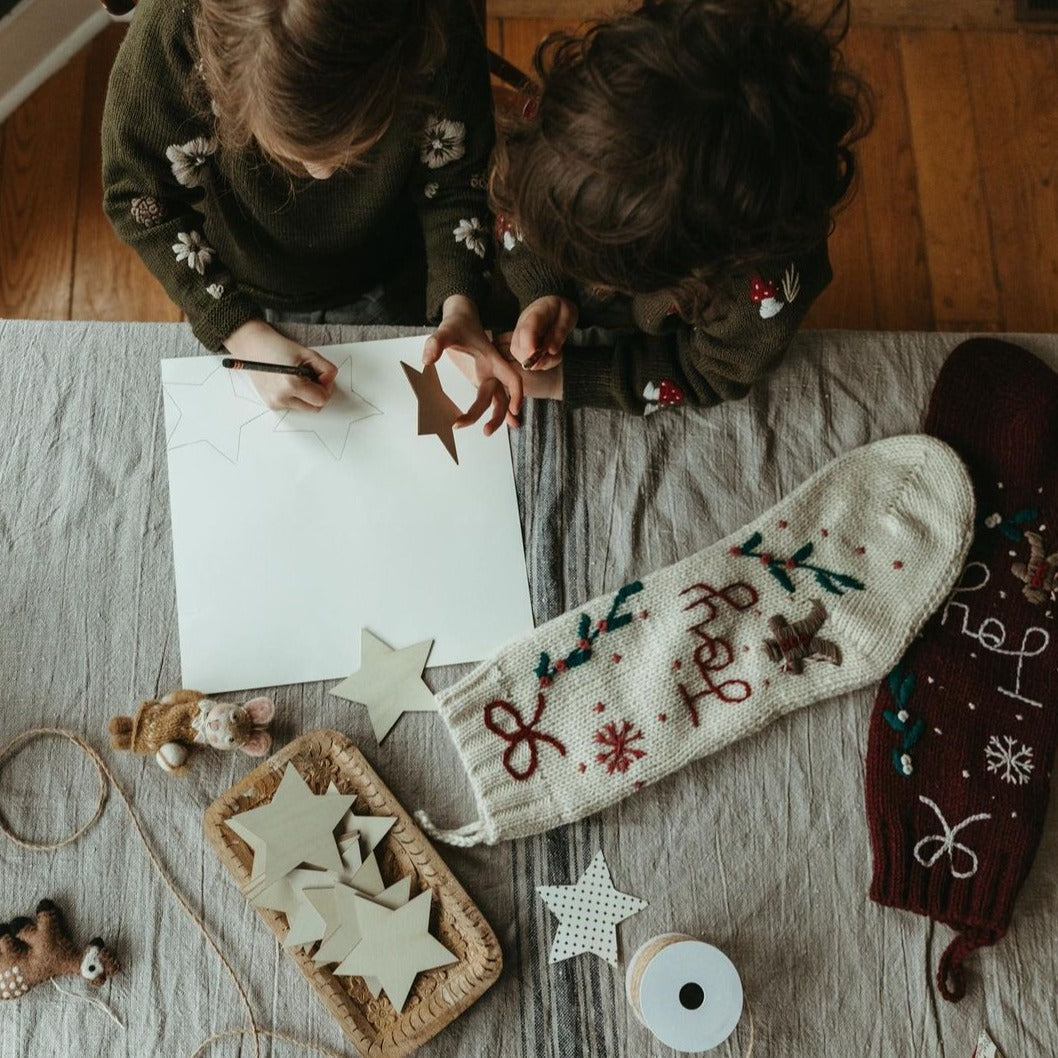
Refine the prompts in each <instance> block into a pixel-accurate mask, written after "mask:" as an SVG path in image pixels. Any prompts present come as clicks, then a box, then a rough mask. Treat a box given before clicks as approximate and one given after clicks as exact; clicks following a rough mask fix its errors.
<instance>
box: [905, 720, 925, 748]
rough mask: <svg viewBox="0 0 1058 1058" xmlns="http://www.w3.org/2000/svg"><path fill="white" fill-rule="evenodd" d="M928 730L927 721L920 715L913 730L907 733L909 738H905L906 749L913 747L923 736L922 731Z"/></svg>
mask: <svg viewBox="0 0 1058 1058" xmlns="http://www.w3.org/2000/svg"><path fill="white" fill-rule="evenodd" d="M925 730H926V721H925V720H923V719H922V717H919V718H918V719H917V720H916V721H915V723H914V725H913V726H912V728H911V730H910V731H908V733H907V738H905V739H904V749H905V750H908V749H911V747H912V746H914V745H915V743H916V742H918V740H919V739H920V738H921V737H922V732H923V731H925Z"/></svg>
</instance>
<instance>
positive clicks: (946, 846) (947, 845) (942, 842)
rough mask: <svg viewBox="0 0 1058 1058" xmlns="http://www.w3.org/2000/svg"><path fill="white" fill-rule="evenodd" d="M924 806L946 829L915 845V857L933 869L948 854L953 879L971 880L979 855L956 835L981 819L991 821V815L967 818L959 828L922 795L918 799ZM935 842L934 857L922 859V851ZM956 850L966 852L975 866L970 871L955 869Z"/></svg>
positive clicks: (929, 835)
mask: <svg viewBox="0 0 1058 1058" xmlns="http://www.w3.org/2000/svg"><path fill="white" fill-rule="evenodd" d="M918 799H919V800H920V801H922V802H923V803H924V804H927V805H929V807H930V808H932V809H933V811H934V812H935V813H936V814H937V818H938V819H939V820H940V825H941V826H942V827H943V828H944V833H943V834H928V835H927V836H926V837H924V838H922V840H921V841H919V842H918V844H917V845H915V849H914V856H915V859H916V860H918V862H919V863H921V864H922V866H923V867H932V866H933V864H935V863H936V862H937V860H939V859H940V858H941V856H943V855H944V854H945V853H947V854H948V860H949V861H950V863H951V874H952V877H953V878H969V877H971V876H972V875H974V874H976V873H977V853H976V852H974V851H973V849H971V848H968V847H967V846H966V845H964V844H963V843H962V842H961V841H956V840H955V835H956V834H958V833H959V831H960V830H962V829H963V828H964V827H968V826H969V825H970V824H971V823H975V822H977V820H979V819H991V818H992V817H991V815H990V814H989V813H988V812H979V813H978V814H977V815H975V816H967V817H966V818H965V819H964V820H963V821H962V822H961V823H960V824H959V825H958V826H954V827H951V826H949V825H948V821H947V820H946V819H945V818H944V813H943V812H941V810H940V809H939V808H938V807H937V805H936V802H935V801H931V800H930V799H929V798H928V797H923V796H922V795H921V794H920V795H919V798H918ZM932 841H935V842H936V843H937V848H936V850H935V851H934V852H933V855H931V856H930V857H929V859H923V858H922V849H923V847H924V846H926V845H928V844H929V843H930V842H932ZM956 850H958V851H960V852H964V853H965V854H966V855H967V856H969V857H970V860H971V862H972V864H973V866H972V867H971V868H970V869H969V870H968V871H957V870H956V869H955V852H956Z"/></svg>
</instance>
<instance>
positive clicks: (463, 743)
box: [419, 436, 973, 845]
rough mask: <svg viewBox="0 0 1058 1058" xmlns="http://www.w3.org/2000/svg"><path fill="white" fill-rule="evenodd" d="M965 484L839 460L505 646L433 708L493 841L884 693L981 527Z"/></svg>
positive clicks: (914, 447) (937, 451) (922, 458)
mask: <svg viewBox="0 0 1058 1058" xmlns="http://www.w3.org/2000/svg"><path fill="white" fill-rule="evenodd" d="M972 523H973V494H972V490H971V486H970V482H969V480H968V478H967V475H966V471H965V470H964V468H963V466H962V464H961V463H960V462H959V460H958V458H957V457H956V456H955V455H954V453H953V452H952V451H951V449H949V448H948V447H947V446H946V445H944V444H942V443H940V442H939V441H936V440H935V439H933V438H930V437H917V436H913V437H897V438H893V439H891V440H887V441H879V442H877V443H875V444H871V445H868V446H866V447H864V448H860V449H858V450H856V451H854V452H851V453H849V454H848V455H845V456H842V457H841V458H839V459H836V460H834V461H833V462H832V463H830V464H829V465H828V466H826V467H824V468H823V469H822V470H821V471H819V473H817V474H816V475H814V476H813V477H812V478H810V479H809V480H808V481H807V482H805V483H804V484H803V485H802V486H801V487H800V488H799V489H797V490H796V491H795V492H793V493H792V494H791V495H790V496H788V497H787V498H786V499H784V500H783V501H782V502H781V503H779V504H778V505H777V506H776V507H774V508H772V510H770V511H769V512H768V513H767V514H765V515H763V516H762V517H761V518H758V519H757V521H755V522H754V523H752V524H751V525H748V526H747V527H746V528H744V529H741V530H739V531H738V532H736V533H734V534H732V535H731V536H729V537H728V538H727V539H726V540H722V541H721V542H720V543H718V544H715V545H714V546H712V547H709V548H706V549H705V550H704V551H700V552H698V554H696V555H692V556H691V557H690V558H686V559H684V560H683V561H681V562H677V563H676V564H675V565H673V566H668V567H667V568H665V569H661V570H658V571H657V572H655V573H651V574H650V575H648V576H645V577H644V578H643V579H642V580H641V581H640V580H637V581H633V582H632V583H630V584H626V585H624V587H622V588H620V589H619V590H618V591H616V592H613V593H610V594H607V595H605V596H601V597H600V598H598V599H596V600H594V601H592V602H589V603H587V604H586V605H585V606H584V607H582V608H581V609H578V610H576V611H573V612H570V613H567V614H565V615H563V616H561V617H558V618H556V619H555V620H553V621H549V622H548V623H547V624H545V625H542V626H541V627H540V628H538V629H537V630H536V631H535V632H534V633H533V634H532V635H531V636H528V637H527V638H525V639H523V640H521V641H519V642H516V643H511V644H509V645H508V646H506V647H504V648H503V649H502V650H501V651H500V652H499V654H498V655H497V656H496V657H495V658H494V659H493V660H491V661H488V662H485V663H484V664H482V665H480V666H479V667H478V668H477V669H476V670H475V671H474V672H472V673H471V674H470V675H469V676H467V677H466V678H465V679H463V680H462V681H460V682H459V683H457V684H456V685H455V686H454V687H452V688H451V689H450V690H448V691H446V692H444V693H443V694H441V695H440V696H439V699H438V706H439V710H440V712H441V715H442V716H443V717H444V720H445V722H446V723H447V725H448V728H449V730H450V732H451V734H452V738H453V739H454V741H455V744H456V746H457V748H458V750H459V752H460V755H461V756H462V759H463V763H464V765H465V766H466V769H467V771H468V773H469V775H470V781H471V784H472V786H473V789H474V795H475V798H476V800H477V803H478V809H479V813H480V818H479V820H478V821H477V822H475V823H472V824H470V825H469V826H466V827H462V828H460V829H459V830H455V831H438V830H437V829H436V828H435V827H433V825H432V824H431V823H430V821H429V819H428V818H426V817H425V815H424V814H423V813H419V818H420V822H422V823H423V825H424V826H425V827H426V828H427V830H428V832H429V833H431V834H433V836H435V837H437V838H439V839H440V840H442V841H448V842H450V843H453V844H462V845H471V844H477V843H480V842H487V843H488V844H494V843H495V842H497V841H500V840H505V839H508V838H517V837H521V836H524V835H527V834H534V833H538V832H540V831H543V830H548V829H550V828H551V827H554V826H558V825H559V824H561V823H569V822H572V821H573V820H576V819H580V818H582V817H583V816H587V815H590V814H591V813H593V812H597V811H599V810H600V809H602V808H604V807H606V806H607V805H610V804H613V803H614V802H615V801H619V800H621V799H622V798H624V797H627V796H628V795H629V794H631V793H633V792H635V791H637V790H640V789H642V788H643V787H645V786H649V785H650V784H651V783H652V782H655V781H656V780H658V779H661V778H663V777H664V776H666V775H669V774H670V773H672V772H673V771H675V770H676V769H678V768H682V767H683V766H684V765H685V764H687V763H688V762H689V761H692V760H695V759H697V758H699V757H704V756H707V755H708V754H710V753H714V752H716V750H718V749H721V748H722V747H724V746H726V745H729V744H730V743H732V742H734V741H736V740H737V739H740V738H744V737H745V736H746V735H749V734H752V733H753V732H755V731H759V730H760V729H761V728H762V727H764V726H765V725H766V724H769V723H771V721H773V720H775V719H776V718H777V717H780V716H782V715H784V714H785V713H789V712H792V711H793V710H794V709H798V708H800V707H802V706H805V705H809V704H810V703H812V702H817V701H820V700H822V699H826V698H832V697H834V696H835V695H838V694H842V693H844V692H846V691H850V690H854V689H856V688H858V687H863V686H866V685H868V684H873V683H876V682H877V681H878V680H879V679H880V678H881V677H882V676H883V675H884V674H885V673H886V672H888V671H889V670H890V669H891V668H892V667H893V664H894V663H895V662H896V661H897V659H898V658H899V657H900V656H901V655H902V654H903V652H904V650H905V649H906V648H907V645H908V644H909V643H910V641H911V640H912V638H913V637H914V636H915V635H916V634H917V632H918V630H919V629H920V628H921V626H922V625H923V623H924V622H925V620H926V619H927V618H928V617H929V615H930V614H931V613H932V612H933V611H934V610H935V609H936V608H937V606H938V605H939V604H940V602H941V601H942V600H943V599H944V598H945V596H946V595H947V594H948V592H949V591H950V589H951V587H952V585H953V582H954V578H955V576H956V575H957V573H958V571H959V570H960V568H961V567H962V562H963V558H964V555H965V552H966V548H967V547H968V545H969V542H970V538H971V535H972V530H973V524H972Z"/></svg>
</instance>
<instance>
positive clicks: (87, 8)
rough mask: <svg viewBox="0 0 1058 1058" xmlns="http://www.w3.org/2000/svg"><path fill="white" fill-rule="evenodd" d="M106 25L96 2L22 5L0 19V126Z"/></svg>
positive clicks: (27, 1) (25, 1) (31, 0)
mask: <svg viewBox="0 0 1058 1058" xmlns="http://www.w3.org/2000/svg"><path fill="white" fill-rule="evenodd" d="M108 22H110V16H109V15H108V14H107V13H106V11H104V10H103V8H102V6H101V5H100V4H99V0H22V3H20V4H18V5H17V6H16V7H15V9H14V10H13V11H11V12H10V13H9V14H8V15H6V16H5V17H4V18H3V19H0V121H3V120H4V119H5V118H6V117H7V116H8V115H9V114H10V113H11V111H12V110H14V109H15V107H17V106H18V105H19V104H20V103H22V102H23V100H25V99H26V97H27V96H29V95H30V94H31V93H32V92H33V91H35V90H36V89H37V88H39V87H40V86H41V85H42V84H43V83H44V82H45V81H46V80H47V79H48V78H49V77H50V76H51V75H52V74H53V73H55V71H56V70H58V69H60V68H61V67H62V66H64V65H65V64H66V63H67V62H69V61H70V59H71V58H73V56H74V55H76V54H77V52H78V51H80V49H81V48H83V47H84V46H85V44H87V43H88V42H89V41H90V40H91V39H92V38H93V37H94V36H95V35H96V34H97V33H99V32H100V30H102V29H103V27H104V26H106V25H107V23H108Z"/></svg>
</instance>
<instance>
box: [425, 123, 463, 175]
mask: <svg viewBox="0 0 1058 1058" xmlns="http://www.w3.org/2000/svg"><path fill="white" fill-rule="evenodd" d="M466 138H467V127H466V125H464V124H463V122H462V121H452V120H451V119H449V118H439V117H438V116H437V115H436V114H434V115H433V116H431V117H430V118H429V119H428V120H427V122H426V126H425V128H424V129H423V131H422V138H421V139H420V140H419V157H420V158H421V159H422V161H423V163H424V164H425V165H428V166H429V167H430V168H431V169H440V168H441V166H442V165H447V164H448V163H449V162H454V161H457V160H458V159H460V158H462V157H463V155H464V154H466Z"/></svg>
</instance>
